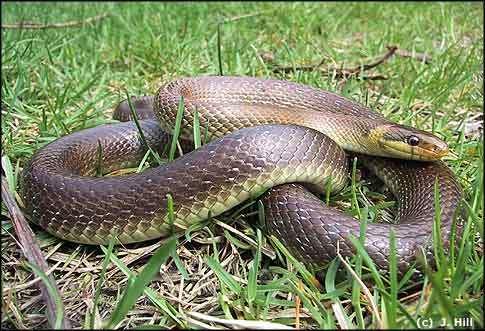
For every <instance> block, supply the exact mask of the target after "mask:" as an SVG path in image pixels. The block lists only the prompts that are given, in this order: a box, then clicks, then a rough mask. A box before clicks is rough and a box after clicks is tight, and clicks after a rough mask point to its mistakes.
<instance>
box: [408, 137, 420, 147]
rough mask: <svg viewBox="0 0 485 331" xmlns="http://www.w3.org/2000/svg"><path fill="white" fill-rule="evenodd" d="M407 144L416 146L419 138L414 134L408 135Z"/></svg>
mask: <svg viewBox="0 0 485 331" xmlns="http://www.w3.org/2000/svg"><path fill="white" fill-rule="evenodd" d="M408 144H409V145H411V146H417V145H418V144H419V138H418V137H416V136H409V137H408Z"/></svg>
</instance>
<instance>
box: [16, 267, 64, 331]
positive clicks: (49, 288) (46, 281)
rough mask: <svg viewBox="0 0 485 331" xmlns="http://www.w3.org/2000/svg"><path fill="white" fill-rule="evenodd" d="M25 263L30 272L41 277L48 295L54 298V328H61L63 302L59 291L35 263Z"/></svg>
mask: <svg viewBox="0 0 485 331" xmlns="http://www.w3.org/2000/svg"><path fill="white" fill-rule="evenodd" d="M25 264H26V265H27V266H28V267H29V268H30V269H32V272H33V273H34V274H35V275H36V276H37V277H39V278H40V279H41V281H42V282H43V283H44V284H45V286H46V288H47V291H49V295H50V296H51V297H52V298H53V299H54V303H55V305H56V320H55V323H54V329H56V330H59V329H61V328H62V321H63V319H64V304H63V303H62V298H61V297H60V296H59V292H58V291H57V290H56V289H55V286H54V285H53V284H52V283H51V281H50V279H49V277H48V276H47V275H46V274H45V272H44V271H42V270H41V269H39V268H38V267H37V266H36V265H34V264H30V263H29V262H27V261H26V262H25Z"/></svg>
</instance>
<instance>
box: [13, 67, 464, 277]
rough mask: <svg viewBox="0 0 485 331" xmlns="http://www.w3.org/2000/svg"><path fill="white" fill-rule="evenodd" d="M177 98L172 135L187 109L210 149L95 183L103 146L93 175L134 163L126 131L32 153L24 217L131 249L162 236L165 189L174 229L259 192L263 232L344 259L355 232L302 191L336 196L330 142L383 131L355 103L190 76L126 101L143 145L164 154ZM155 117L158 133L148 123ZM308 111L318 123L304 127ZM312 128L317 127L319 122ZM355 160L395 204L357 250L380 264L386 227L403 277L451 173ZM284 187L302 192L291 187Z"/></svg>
mask: <svg viewBox="0 0 485 331" xmlns="http://www.w3.org/2000/svg"><path fill="white" fill-rule="evenodd" d="M180 95H183V96H184V106H185V111H184V112H185V113H184V118H183V121H182V131H181V132H182V137H183V138H189V137H190V135H191V132H192V123H193V122H192V121H193V116H194V115H193V114H194V113H193V111H194V110H195V109H197V111H198V113H199V115H200V116H201V120H200V122H201V128H204V127H205V125H206V124H208V125H207V128H208V134H207V136H208V138H209V140H212V141H211V142H210V143H207V144H206V145H203V146H202V147H201V148H199V149H197V150H195V151H192V152H190V153H188V154H185V155H183V156H182V157H180V158H178V159H176V160H175V161H173V162H171V163H169V164H167V165H162V166H159V167H156V168H152V169H148V170H146V171H144V172H143V173H140V174H135V175H128V176H118V177H94V174H95V172H96V166H97V165H99V162H98V160H97V157H98V155H99V148H100V147H101V156H102V162H101V168H102V169H103V170H104V172H108V171H111V170H114V169H116V168H119V167H120V166H127V165H134V164H136V163H137V162H138V161H139V160H140V159H141V158H142V157H143V155H144V154H145V153H146V146H145V145H144V144H143V143H142V141H141V140H140V138H139V133H138V131H137V128H136V126H135V125H134V123H133V122H127V123H120V124H110V125H105V126H101V127H97V128H92V129H87V130H82V131H79V132H76V133H73V134H71V135H68V136H65V137H62V138H60V139H58V140H56V141H54V142H52V143H51V144H49V145H47V146H45V147H44V148H42V149H41V150H39V151H38V152H37V153H36V154H35V155H34V156H33V157H32V159H31V161H30V162H29V164H28V165H27V167H26V168H25V170H24V175H23V187H22V188H23V198H24V202H25V204H26V209H25V211H26V213H27V215H28V216H29V217H30V219H31V220H32V221H34V222H35V223H37V224H39V225H41V226H42V227H43V228H44V229H46V230H47V231H48V232H50V233H52V234H54V235H56V236H59V237H61V238H64V239H67V240H70V241H75V242H81V243H88V244H106V243H107V242H108V241H109V239H110V237H111V236H113V235H117V236H118V239H119V240H120V241H121V242H123V243H130V242H136V241H142V240H148V239H151V238H156V237H160V236H164V235H167V234H168V233H170V231H171V230H172V228H171V225H170V224H169V222H167V201H168V200H167V199H168V198H167V194H170V195H171V197H172V199H173V201H174V207H175V209H174V214H175V220H174V223H175V224H174V226H175V227H176V229H185V228H187V227H188V226H190V224H192V223H194V222H197V221H200V220H203V219H205V218H207V216H208V214H209V212H210V213H211V215H213V216H215V215H218V214H220V213H222V212H224V211H226V210H228V209H230V208H232V207H234V206H236V205H238V204H239V203H241V202H243V201H245V200H247V199H251V198H256V197H259V196H260V195H261V194H263V193H264V192H266V191H267V192H266V193H264V195H263V196H262V201H263V202H264V204H265V213H266V222H267V228H268V230H269V232H270V233H272V234H275V235H276V236H277V237H278V238H279V239H280V240H281V241H282V242H283V243H285V244H286V245H287V246H288V247H289V248H290V250H291V251H292V252H293V253H294V254H295V255H297V256H299V257H300V258H301V259H302V261H303V262H308V263H312V264H313V263H315V264H322V263H325V262H328V261H329V260H331V259H332V258H334V257H335V256H336V247H337V241H339V247H340V252H341V253H342V254H343V255H350V254H351V253H352V251H354V250H353V248H352V245H351V243H350V241H349V236H350V235H353V236H355V237H359V231H360V225H359V222H358V221H357V220H355V219H353V218H351V217H349V216H346V215H345V214H343V213H342V212H340V211H338V210H336V209H334V208H331V207H327V206H325V205H324V204H323V203H322V202H320V200H319V199H318V198H317V197H316V196H315V195H313V194H312V193H310V191H308V189H307V188H310V189H311V190H312V191H313V192H314V193H323V191H324V190H325V188H326V187H327V181H328V180H330V178H331V183H332V188H333V190H334V191H338V190H340V189H341V188H342V187H343V186H344V185H345V182H346V176H347V175H346V173H347V167H348V166H347V160H346V156H345V153H344V151H343V150H342V149H341V147H339V145H340V141H343V140H345V139H347V140H354V141H353V142H352V143H353V144H354V145H359V144H362V145H365V144H363V143H359V142H357V143H355V141H357V140H358V139H361V140H364V139H365V137H366V134H369V132H371V131H372V129H373V128H375V127H377V126H379V125H381V124H389V123H391V122H389V121H387V120H386V119H385V118H383V117H382V116H381V115H380V114H378V113H375V112H372V111H370V110H369V109H368V108H366V107H364V106H362V105H359V104H358V103H355V102H353V101H350V100H348V99H346V98H343V97H341V96H338V95H336V94H333V93H330V92H325V91H322V90H318V89H314V88H310V87H306V86H304V85H301V84H295V83H289V82H284V81H275V80H261V79H254V78H241V77H201V78H189V79H181V80H178V81H175V82H172V83H169V84H167V85H166V86H164V87H162V88H161V89H160V90H159V92H158V93H157V95H156V96H155V97H150V96H147V97H142V98H134V99H132V102H133V105H134V107H135V109H136V111H137V114H138V117H139V118H140V119H141V121H140V124H141V128H142V130H143V133H144V136H145V138H146V141H147V143H148V145H149V146H150V147H151V148H152V149H155V150H158V151H161V150H162V149H163V147H166V145H167V144H168V143H169V142H170V136H169V135H168V134H167V133H166V132H171V128H172V126H173V124H174V121H175V116H176V111H177V107H178V104H179V100H180ZM274 108H277V109H276V110H275V111H272V110H274ZM128 110H129V108H128V104H127V102H123V103H121V104H120V105H119V106H118V107H117V109H116V111H115V115H116V116H117V117H118V118H119V119H123V120H129V119H131V114H130V113H129V111H128ZM153 111H155V115H156V116H157V117H158V119H159V120H161V121H162V122H161V124H162V125H161V126H162V128H160V126H159V124H158V123H157V122H156V121H154V120H153V119H150V118H153V116H154V114H153ZM309 111H312V112H313V113H311V115H314V118H318V119H319V121H316V123H313V122H311V118H310V119H309V114H310V113H308V112H309ZM241 114H243V116H241V117H239V115H241ZM322 119H326V121H325V123H323V124H322ZM346 119H348V120H346ZM280 124H284V125H280ZM293 124H298V125H293ZM353 125H354V126H353ZM248 126H249V128H245V127H248ZM305 126H309V127H313V129H312V128H307V127H305ZM339 127H340V129H341V130H340V131H339ZM317 130H318V131H317ZM319 131H321V132H324V133H325V134H327V135H328V136H330V137H331V138H332V139H333V140H332V139H330V138H328V137H327V136H326V135H325V134H323V133H321V132H319ZM342 136H344V137H342ZM356 139H357V140H356ZM334 141H337V143H338V144H336V143H335V142H334ZM343 145H344V144H343ZM184 146H187V143H184ZM344 148H345V146H344ZM185 150H186V149H185ZM362 152H366V153H368V152H369V151H368V150H362ZM369 153H371V152H369ZM359 159H361V160H362V161H363V163H364V165H365V166H366V167H367V168H369V169H370V170H371V171H372V172H374V173H375V174H376V175H377V176H379V177H380V178H381V179H382V180H383V181H384V182H385V183H386V185H387V186H389V187H390V189H391V191H392V192H393V193H394V195H395V196H396V198H397V201H398V213H397V214H398V222H399V224H397V225H391V224H368V226H367V233H366V239H365V247H366V250H367V252H368V254H369V255H370V256H371V257H372V258H373V259H374V261H375V262H376V264H377V265H378V266H379V267H380V268H382V269H387V268H388V261H389V232H390V230H391V229H393V230H394V232H395V235H396V244H397V255H398V256H397V258H398V263H399V270H400V271H405V270H406V269H407V268H409V266H410V265H411V264H412V263H413V262H414V260H415V258H416V254H417V253H419V252H420V250H421V249H423V250H424V251H425V252H426V254H427V255H428V257H429V258H431V259H432V254H431V252H432V241H431V236H432V228H433V221H434V217H435V210H434V191H435V190H434V184H435V179H436V178H437V179H438V180H437V185H438V189H439V192H440V208H441V235H442V239H443V242H444V244H445V247H446V246H447V245H448V244H449V238H450V235H451V224H452V221H453V217H454V214H455V210H456V209H457V206H458V203H459V201H460V199H461V196H462V190H461V187H460V185H459V184H458V183H457V181H456V179H455V178H454V175H453V173H452V172H451V171H450V169H449V168H448V167H446V165H445V164H444V163H443V162H441V161H437V162H418V161H404V160H397V159H390V158H383V157H372V156H364V155H359ZM294 182H299V183H301V184H303V186H302V185H300V184H289V183H294ZM273 186H274V187H273ZM271 187H273V188H271ZM268 190H269V191H268ZM457 234H458V235H459V234H460V231H458V232H457Z"/></svg>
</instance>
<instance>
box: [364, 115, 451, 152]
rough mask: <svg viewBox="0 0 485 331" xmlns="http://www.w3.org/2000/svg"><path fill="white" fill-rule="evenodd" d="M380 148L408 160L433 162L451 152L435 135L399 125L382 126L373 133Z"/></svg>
mask: <svg viewBox="0 0 485 331" xmlns="http://www.w3.org/2000/svg"><path fill="white" fill-rule="evenodd" d="M371 136H372V138H374V139H377V142H378V144H379V145H380V147H381V148H382V149H383V150H384V151H385V152H386V153H387V154H389V156H390V157H396V158H401V159H407V160H419V161H433V160H438V159H440V158H442V157H443V156H445V155H447V154H448V152H449V149H448V145H447V144H446V142H444V141H443V140H441V139H440V138H438V137H436V136H435V135H433V134H431V133H429V132H426V131H422V130H418V129H415V128H412V127H409V126H405V125H399V124H384V125H380V126H378V127H377V128H375V129H374V130H372V132H371Z"/></svg>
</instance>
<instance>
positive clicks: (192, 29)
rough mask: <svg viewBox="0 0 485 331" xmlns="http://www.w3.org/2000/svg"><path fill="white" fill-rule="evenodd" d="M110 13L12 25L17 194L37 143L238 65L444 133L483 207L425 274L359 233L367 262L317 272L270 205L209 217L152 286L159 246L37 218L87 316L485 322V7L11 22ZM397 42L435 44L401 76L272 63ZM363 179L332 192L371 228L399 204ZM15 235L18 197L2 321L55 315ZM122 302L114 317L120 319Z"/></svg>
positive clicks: (77, 12) (10, 107)
mask: <svg viewBox="0 0 485 331" xmlns="http://www.w3.org/2000/svg"><path fill="white" fill-rule="evenodd" d="M104 13H108V14H110V16H108V17H107V18H105V19H103V20H101V21H99V22H94V23H89V24H88V25H86V26H84V27H71V28H57V29H46V30H20V29H2V105H1V110H2V168H3V170H4V172H5V174H6V177H7V179H8V182H9V186H10V188H11V190H12V191H13V192H15V188H16V187H17V183H18V179H19V173H20V169H21V168H22V167H23V166H24V165H25V162H26V161H27V160H28V158H29V157H30V156H31V155H32V154H33V152H34V151H35V150H37V149H38V148H40V147H41V146H43V145H44V144H46V143H48V142H50V141H52V140H54V139H56V138H57V137H60V136H63V135H65V134H69V133H71V132H74V131H78V130H81V129H83V128H87V127H93V126H97V125H101V124H104V123H109V122H112V120H111V119H110V118H111V116H110V114H111V112H112V109H113V107H114V105H116V104H117V103H118V102H119V101H120V100H122V99H125V98H126V95H127V93H128V94H129V95H143V94H153V93H154V92H155V91H156V89H157V87H158V86H160V84H162V83H163V82H167V81H169V80H171V79H173V78H176V77H180V76H196V75H207V74H218V73H219V72H223V73H224V74H225V75H248V76H262V77H268V76H271V77H277V78H281V79H286V80H291V81H297V82H301V83H305V84H309V85H313V86H317V87H321V88H323V89H327V90H330V91H335V92H337V93H340V94H342V95H345V96H347V97H350V98H353V99H355V100H357V101H359V102H362V103H366V104H368V105H369V106H371V107H373V108H375V109H377V110H378V111H379V112H381V113H383V114H384V115H385V116H386V117H388V118H389V119H391V120H394V121H397V122H399V123H402V124H408V125H412V126H415V127H418V128H420V129H424V130H429V131H432V132H435V133H436V134H437V135H438V136H440V137H442V138H443V139H445V140H446V141H447V142H448V144H449V145H450V147H451V149H452V150H453V151H454V153H455V154H456V155H457V157H456V158H455V159H453V160H447V163H448V165H449V166H450V167H451V168H452V170H453V171H454V173H455V174H456V175H457V177H458V179H459V181H460V182H461V184H462V186H463V188H464V190H465V193H466V203H465V205H466V208H467V210H468V217H467V219H466V227H465V233H464V239H463V240H462V241H460V242H458V249H456V250H454V251H452V252H451V253H450V254H449V255H448V256H441V258H440V260H439V262H440V263H439V264H438V268H437V270H435V271H433V272H431V271H430V270H427V271H425V273H424V275H423V276H422V277H421V278H419V279H417V280H416V279H410V278H409V277H406V276H404V277H401V278H398V277H397V276H396V275H395V273H391V274H390V275H389V276H383V275H380V274H379V273H378V272H377V270H375V266H373V263H372V261H371V260H370V259H369V258H368V257H366V254H365V252H363V251H362V249H361V247H359V239H358V238H356V240H355V244H356V246H357V249H358V251H359V253H360V254H359V255H358V256H357V257H356V258H355V259H354V260H352V261H350V264H349V262H347V261H345V260H340V259H335V260H334V261H332V262H331V263H330V264H329V265H328V266H325V267H324V268H320V269H314V268H311V267H310V266H304V265H303V264H301V263H299V262H298V261H297V260H295V259H294V258H292V257H291V256H290V255H289V254H288V253H287V252H286V250H285V249H284V247H283V246H282V245H281V244H278V241H277V239H275V238H268V237H266V236H265V235H264V234H261V233H260V232H259V230H258V229H257V228H256V227H255V226H253V225H252V224H251V223H250V222H248V221H249V220H251V219H255V218H256V219H258V217H260V215H261V209H260V207H258V206H259V204H258V203H257V202H254V203H252V204H250V205H249V206H247V207H246V208H243V209H238V210H237V211H236V212H232V213H231V214H230V215H225V216H221V217H218V218H214V219H212V220H211V221H209V222H206V223H204V224H202V225H201V226H199V227H198V228H199V229H198V230H196V231H195V230H194V231H192V232H191V233H190V241H188V239H187V237H188V236H186V237H181V238H179V244H178V245H177V248H176V254H175V253H173V254H172V257H169V258H168V259H167V260H166V262H165V263H164V264H163V265H162V266H161V267H160V273H150V277H149V278H150V279H151V278H152V276H153V275H155V277H154V278H153V279H151V281H149V280H147V278H144V277H145V275H146V273H148V271H146V272H145V270H146V265H147V261H148V258H149V257H150V255H152V253H153V252H155V251H156V250H157V248H159V247H160V246H161V244H160V243H159V242H153V241H151V242H148V243H140V244H136V245H130V246H128V247H122V246H116V247H115V248H114V249H113V251H112V252H111V251H110V250H107V249H106V248H104V247H103V248H99V247H87V246H82V245H81V246H80V245H75V244H72V243H68V242H64V241H62V240H59V239H57V238H54V237H52V236H50V235H48V234H46V233H45V232H43V231H42V230H41V229H39V228H35V232H36V233H37V235H38V239H39V242H40V246H41V248H42V250H43V252H44V254H45V256H46V257H47V259H48V262H49V264H50V266H52V273H53V275H54V276H55V278H56V280H57V283H58V286H59V288H60V290H61V293H62V299H63V303H64V309H65V315H66V317H67V318H68V319H70V321H71V323H72V325H73V326H74V327H78V328H79V327H88V326H90V325H94V326H98V327H99V326H102V325H103V324H101V323H102V321H108V320H109V319H110V318H113V319H111V321H112V324H111V325H117V326H119V327H129V328H133V327H140V326H144V327H153V328H167V327H208V326H213V325H220V324H218V323H217V322H214V320H211V319H210V317H211V316H218V317H220V318H224V319H228V320H232V319H239V320H261V321H263V320H264V321H269V322H274V323H280V324H281V325H291V326H295V323H296V321H295V320H296V319H295V315H296V312H297V311H298V323H299V326H300V327H310V328H319V327H320V328H336V327H357V328H364V327H365V328H376V327H398V328H415V327H420V326H424V324H423V321H433V322H434V323H441V322H442V321H443V319H444V321H445V322H446V325H447V326H448V327H451V326H452V325H453V323H454V318H459V317H467V318H471V319H472V320H473V323H474V326H475V327H483V310H482V307H483V294H482V293H483V254H482V248H483V239H482V238H483V220H482V217H483V161H482V158H483V136H482V134H481V133H479V132H477V130H476V127H477V125H478V124H480V123H481V122H482V121H483V116H482V112H483V89H482V88H483V58H482V52H483V32H482V28H483V7H482V6H481V5H480V4H479V3H466V4H465V3H462V4H453V3H428V4H425V3H396V4H390V3H347V4H345V5H343V4H335V3H285V4H283V3H278V4H272V3H260V4H256V3H247V4H243V3H226V4H223V3H210V4H203V3H201V4H195V3H179V4H168V3H150V4H148V3H136V4H135V3H134V4H128V3H126V4H114V3H99V4H95V3H90V4H85V3H75V4H74V3H72V4H71V3H70V4H67V3H50V4H42V5H40V4H36V3H30V4H19V3H2V24H3V23H16V22H20V21H22V20H25V21H33V22H39V23H53V22H56V23H58V22H64V21H73V20H84V19H87V18H89V17H93V16H96V15H100V14H104ZM390 45H398V46H399V48H400V49H404V50H407V51H409V52H416V53H426V54H428V55H430V56H431V57H432V61H431V63H430V64H425V63H423V62H422V61H421V62H420V61H418V60H416V59H414V58H408V57H401V56H393V57H392V58H391V59H390V60H388V61H386V62H385V63H383V64H381V65H380V66H378V67H376V68H374V69H372V70H371V71H369V72H366V74H380V75H384V76H386V77H387V79H386V80H358V79H342V78H338V77H335V76H326V75H322V74H321V72H319V71H306V72H301V71H294V72H289V73H286V74H282V73H278V74H276V73H273V72H272V68H273V66H274V65H275V64H276V65H282V66H295V67H297V66H301V65H308V64H314V63H318V62H320V61H321V60H322V59H323V60H324V67H325V66H327V65H328V66H333V65H336V66H337V67H340V66H344V67H353V66H356V65H362V64H364V63H369V62H371V61H372V59H374V58H376V57H378V56H380V55H382V54H383V53H385V52H386V46H390ZM218 46H219V47H218ZM219 59H220V61H219ZM271 61H273V62H271ZM201 130H202V132H201V131H200V130H199V131H198V132H197V133H196V135H197V136H198V138H197V140H198V141H199V142H200V140H201V134H202V135H203V130H204V128H201ZM202 139H203V137H202ZM172 148H173V149H175V147H172ZM352 179H353V180H352V184H351V185H349V187H347V188H346V189H345V190H344V191H342V192H341V193H340V194H339V195H337V196H333V197H330V201H331V203H333V204H335V205H339V206H341V207H342V208H343V209H344V210H345V211H346V212H347V213H349V214H352V215H353V216H355V217H358V218H360V219H361V220H363V221H364V222H363V227H365V223H366V222H368V221H369V222H370V221H372V220H374V219H375V218H376V217H377V218H379V217H380V215H383V213H384V214H385V208H386V207H387V206H388V205H389V204H390V202H391V201H392V198H390V197H387V196H386V195H383V194H382V193H380V192H374V191H373V190H372V189H371V188H370V187H369V186H368V185H366V182H365V181H362V180H360V179H359V176H357V174H356V173H355V172H353V173H352ZM220 224H225V226H221V225H220ZM12 232H13V229H12V226H11V225H10V222H9V219H8V214H7V213H6V209H5V208H4V207H3V205H2V234H3V236H2V311H3V314H2V327H6V328H36V327H46V326H47V320H46V317H45V315H44V311H45V309H44V308H45V307H44V306H43V304H42V302H41V301H40V296H39V291H38V290H37V288H36V287H35V286H33V285H32V284H31V283H30V284H31V285H28V286H27V285H25V284H29V282H31V281H32V280H33V279H34V278H35V277H36V275H35V274H33V273H32V272H31V270H30V269H29V268H28V267H26V266H25V264H24V263H23V258H22V256H21V252H20V249H19V248H18V246H17V245H16V243H15V241H14V239H13V238H12V237H11V236H10V235H9V234H12ZM162 247H165V246H162ZM439 249H440V248H439V247H437V250H438V253H439ZM162 251H163V249H162ZM162 253H163V252H162ZM162 253H160V252H158V253H154V254H162ZM165 253H166V252H165ZM162 255H163V254H162ZM154 256H155V255H154ZM175 256H176V258H174V257H175ZM108 258H109V260H108ZM273 258H274V259H273ZM158 262H159V263H160V264H161V263H162V261H161V260H160V261H158ZM391 262H392V263H391V265H393V264H395V263H396V261H391ZM149 265H151V266H152V267H154V268H155V269H156V270H158V269H159V267H158V266H156V265H153V264H149ZM150 270H151V271H153V270H154V269H150ZM180 270H183V272H181V271H180ZM144 272H145V273H144ZM135 274H137V275H138V277H135V276H133V275H135ZM317 275H319V277H316V276H317ZM317 278H318V279H320V282H316V279H317ZM131 279H133V280H131ZM140 279H141V280H140ZM101 281H102V283H101ZM137 281H138V282H137ZM98 282H100V283H99V284H102V285H99V286H100V287H98V285H97V284H98ZM135 283H136V284H137V286H135V285H134V284H135ZM134 286H135V287H137V291H128V294H130V295H131V297H130V303H133V305H128V306H129V307H127V306H126V302H127V301H126V300H127V299H126V293H127V292H126V291H125V289H126V288H133V287H134ZM139 286H141V289H140V287H139ZM98 288H99V290H98V291H97V289H98ZM135 292H136V293H135ZM138 294H141V296H140V297H139V298H138ZM298 303H300V304H298ZM122 304H123V305H124V306H123V307H124V310H123V312H122V313H120V314H117V315H116V319H115V318H114V317H112V314H113V312H120V309H121V308H120V307H121V305H122ZM191 312H198V313H201V314H203V315H202V316H201V315H200V314H199V315H193V314H191ZM203 316H205V318H204V317H203ZM243 322H244V321H243ZM92 323H94V324H92ZM229 323H235V322H229ZM233 325H234V324H233ZM434 325H435V326H436V325H437V324H434ZM253 327H254V326H253Z"/></svg>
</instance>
